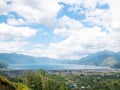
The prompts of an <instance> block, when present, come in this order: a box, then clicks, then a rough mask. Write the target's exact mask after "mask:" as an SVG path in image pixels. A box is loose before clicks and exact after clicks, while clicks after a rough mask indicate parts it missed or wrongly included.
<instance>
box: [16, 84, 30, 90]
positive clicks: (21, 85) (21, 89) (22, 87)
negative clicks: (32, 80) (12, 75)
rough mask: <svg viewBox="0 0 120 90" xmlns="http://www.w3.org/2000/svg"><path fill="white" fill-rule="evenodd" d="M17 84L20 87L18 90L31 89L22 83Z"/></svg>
mask: <svg viewBox="0 0 120 90" xmlns="http://www.w3.org/2000/svg"><path fill="white" fill-rule="evenodd" d="M16 86H17V88H18V89H17V90H30V89H29V88H28V87H27V86H25V85H23V84H21V83H17V84H16Z"/></svg>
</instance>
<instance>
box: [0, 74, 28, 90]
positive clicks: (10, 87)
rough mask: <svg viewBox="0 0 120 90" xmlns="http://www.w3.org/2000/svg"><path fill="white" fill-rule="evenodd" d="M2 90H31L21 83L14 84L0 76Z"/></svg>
mask: <svg viewBox="0 0 120 90" xmlns="http://www.w3.org/2000/svg"><path fill="white" fill-rule="evenodd" d="M0 90H30V89H29V88H28V87H27V86H25V85H23V84H21V83H13V82H11V81H9V80H8V79H7V78H6V77H4V76H1V75H0Z"/></svg>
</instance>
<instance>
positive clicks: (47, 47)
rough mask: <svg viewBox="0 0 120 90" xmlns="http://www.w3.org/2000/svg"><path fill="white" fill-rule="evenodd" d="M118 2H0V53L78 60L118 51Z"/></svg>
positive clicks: (46, 0) (119, 42)
mask: <svg viewBox="0 0 120 90" xmlns="http://www.w3.org/2000/svg"><path fill="white" fill-rule="evenodd" d="M119 4H120V0H0V53H22V54H26V55H32V56H39V57H49V58H56V59H79V58H81V57H83V56H86V55H89V54H90V53H94V52H98V51H102V50H109V51H114V52H118V51H120V13H119V9H120V5H119Z"/></svg>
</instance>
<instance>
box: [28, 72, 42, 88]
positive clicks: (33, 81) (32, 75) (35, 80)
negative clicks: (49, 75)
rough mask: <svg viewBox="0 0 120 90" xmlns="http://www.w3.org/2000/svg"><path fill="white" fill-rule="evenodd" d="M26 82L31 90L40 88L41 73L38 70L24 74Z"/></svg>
mask: <svg viewBox="0 0 120 90" xmlns="http://www.w3.org/2000/svg"><path fill="white" fill-rule="evenodd" d="M26 84H27V86H28V87H30V88H31V89H32V90H42V80H41V75H40V74H38V72H29V73H27V74H26Z"/></svg>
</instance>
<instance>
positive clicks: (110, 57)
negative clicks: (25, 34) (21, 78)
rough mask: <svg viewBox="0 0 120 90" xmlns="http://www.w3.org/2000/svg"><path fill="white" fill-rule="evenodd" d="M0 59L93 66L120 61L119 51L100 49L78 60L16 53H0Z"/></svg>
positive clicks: (12, 61)
mask: <svg viewBox="0 0 120 90" xmlns="http://www.w3.org/2000/svg"><path fill="white" fill-rule="evenodd" d="M0 61H3V62H5V63H7V64H33V63H34V64H35V63H41V64H47V63H64V64H79V65H94V66H113V65H115V64H117V63H120V52H117V53H115V52H111V51H100V52H97V53H93V54H90V55H88V56H86V57H84V58H81V59H80V60H56V59H52V58H47V57H33V56H28V55H22V54H16V53H11V54H9V53H0Z"/></svg>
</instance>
